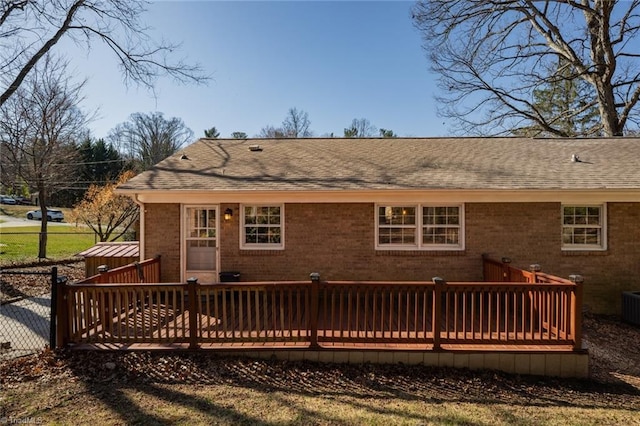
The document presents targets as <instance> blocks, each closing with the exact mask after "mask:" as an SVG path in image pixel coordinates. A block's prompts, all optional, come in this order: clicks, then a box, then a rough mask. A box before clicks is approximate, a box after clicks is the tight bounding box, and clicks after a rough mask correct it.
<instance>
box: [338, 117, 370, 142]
mask: <svg viewBox="0 0 640 426" xmlns="http://www.w3.org/2000/svg"><path fill="white" fill-rule="evenodd" d="M376 133H378V129H377V128H376V126H374V125H373V124H371V122H370V121H369V120H367V119H366V118H354V119H353V121H352V122H351V126H350V127H347V128H345V129H344V137H345V138H369V137H372V136H375V134H376Z"/></svg>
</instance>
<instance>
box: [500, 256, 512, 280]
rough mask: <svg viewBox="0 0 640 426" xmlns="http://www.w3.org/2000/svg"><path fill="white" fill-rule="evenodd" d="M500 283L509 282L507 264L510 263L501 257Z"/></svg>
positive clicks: (509, 271)
mask: <svg viewBox="0 0 640 426" xmlns="http://www.w3.org/2000/svg"><path fill="white" fill-rule="evenodd" d="M501 260H502V281H503V282H509V281H511V268H510V266H509V264H510V263H511V258H509V257H503V258H502V259H501Z"/></svg>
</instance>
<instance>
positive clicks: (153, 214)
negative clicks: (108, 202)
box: [144, 204, 181, 282]
mask: <svg viewBox="0 0 640 426" xmlns="http://www.w3.org/2000/svg"><path fill="white" fill-rule="evenodd" d="M144 220H145V229H144V232H145V246H146V247H145V251H144V253H145V257H146V258H152V257H154V256H157V255H160V256H162V257H161V259H160V265H161V269H160V276H161V277H162V281H164V282H180V226H181V222H180V220H181V218H180V205H179V204H145V205H144Z"/></svg>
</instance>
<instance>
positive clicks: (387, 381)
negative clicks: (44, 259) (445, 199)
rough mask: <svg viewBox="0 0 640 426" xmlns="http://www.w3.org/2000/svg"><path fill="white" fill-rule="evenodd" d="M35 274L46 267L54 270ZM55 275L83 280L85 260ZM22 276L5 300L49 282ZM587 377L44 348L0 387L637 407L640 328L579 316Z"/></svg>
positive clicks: (2, 373)
mask: <svg viewBox="0 0 640 426" xmlns="http://www.w3.org/2000/svg"><path fill="white" fill-rule="evenodd" d="M38 268H44V269H41V270H46V269H47V268H48V269H49V270H50V267H38ZM59 274H60V275H67V276H69V277H70V278H71V279H80V278H83V276H84V269H83V264H81V263H79V264H78V263H76V264H69V265H59ZM27 277H28V276H24V277H22V278H20V279H18V280H16V279H14V278H13V277H12V278H11V280H10V282H9V280H6V281H7V282H5V277H3V279H2V281H3V282H2V292H3V295H4V296H3V297H7V295H9V296H11V295H14V297H15V295H16V294H17V295H18V297H20V295H35V294H42V291H44V292H46V291H48V290H49V287H48V286H49V283H48V282H47V281H46V280H43V279H41V278H38V279H37V280H35V281H32V280H29V279H28V278H27ZM583 336H584V340H585V341H586V342H587V345H588V348H589V354H590V368H591V378H590V379H588V380H578V379H560V378H547V377H535V376H518V375H511V374H506V373H501V372H496V371H471V370H465V369H451V368H434V367H424V366H409V365H401V364H394V365H373V364H360V365H353V364H321V363H312V362H286V361H279V360H275V359H274V360H254V359H248V358H229V357H221V356H219V355H216V354H212V353H202V352H200V353H193V352H190V353H180V354H177V353H166V352H164V353H162V352H90V351H66V350H65V351H50V350H45V351H43V352H41V353H40V354H37V355H32V356H28V357H23V358H19V359H14V360H10V361H5V362H2V363H0V385H2V386H13V385H17V384H19V383H21V382H28V381H33V382H38V383H42V382H44V383H47V382H49V383H53V382H59V381H61V380H65V379H72V380H81V381H84V382H88V383H92V384H94V385H96V386H107V387H108V386H111V385H117V384H136V383H139V384H144V383H198V384H220V383H224V384H232V385H238V386H248V387H254V388H259V389H263V390H280V391H286V390H287V389H295V390H297V391H300V392H304V393H309V394H321V393H323V392H328V391H329V390H330V391H332V392H335V390H336V388H340V389H347V390H353V391H354V392H363V393H367V394H373V395H375V394H378V393H379V394H384V393H388V392H393V393H399V392H403V393H406V394H408V395H414V396H415V397H419V398H433V399H438V400H465V401H488V400H489V401H491V400H495V401H502V402H504V401H513V402H514V403H526V404H529V405H532V404H536V403H543V402H544V403H546V404H548V403H549V401H554V403H557V404H559V405H562V404H571V405H575V404H580V405H582V404H584V405H585V406H586V405H588V406H591V407H623V408H629V409H638V407H640V327H636V326H633V325H629V324H625V323H623V322H621V321H620V320H619V318H617V317H613V316H602V315H594V314H589V313H585V315H584V328H583Z"/></svg>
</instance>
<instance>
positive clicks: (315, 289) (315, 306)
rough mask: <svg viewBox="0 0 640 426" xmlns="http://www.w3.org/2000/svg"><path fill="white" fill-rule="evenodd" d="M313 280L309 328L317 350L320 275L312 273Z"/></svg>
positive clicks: (312, 341) (312, 345) (314, 347)
mask: <svg viewBox="0 0 640 426" xmlns="http://www.w3.org/2000/svg"><path fill="white" fill-rule="evenodd" d="M309 277H310V278H311V313H310V318H309V328H310V332H311V342H310V344H311V348H313V349H317V348H318V347H319V345H318V314H319V312H320V306H319V305H320V273H318V272H312V273H311V274H310V275H309Z"/></svg>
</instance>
